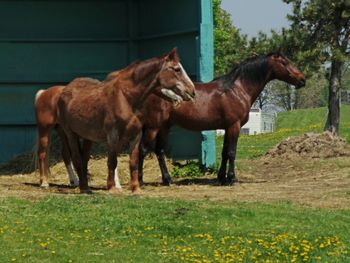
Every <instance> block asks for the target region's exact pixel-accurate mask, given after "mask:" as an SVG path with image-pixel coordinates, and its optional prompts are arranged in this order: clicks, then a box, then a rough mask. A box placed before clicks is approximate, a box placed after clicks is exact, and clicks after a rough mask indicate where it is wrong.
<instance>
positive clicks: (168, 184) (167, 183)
mask: <svg viewBox="0 0 350 263" xmlns="http://www.w3.org/2000/svg"><path fill="white" fill-rule="evenodd" d="M163 185H164V186H170V185H171V180H169V181H168V180H164V181H163Z"/></svg>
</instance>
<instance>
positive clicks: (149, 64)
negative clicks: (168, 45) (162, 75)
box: [130, 57, 164, 82]
mask: <svg viewBox="0 0 350 263" xmlns="http://www.w3.org/2000/svg"><path fill="white" fill-rule="evenodd" d="M163 62H164V60H163V59H161V58H159V57H157V58H151V59H147V60H145V61H141V62H136V63H134V64H132V65H130V66H133V68H134V71H133V74H132V78H133V80H134V81H135V82H140V81H143V80H145V79H150V80H151V79H153V77H154V76H152V73H153V72H154V71H157V72H158V71H159V70H160V69H161V67H162V65H163Z"/></svg>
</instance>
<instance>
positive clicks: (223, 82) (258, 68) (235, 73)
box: [213, 52, 282, 90]
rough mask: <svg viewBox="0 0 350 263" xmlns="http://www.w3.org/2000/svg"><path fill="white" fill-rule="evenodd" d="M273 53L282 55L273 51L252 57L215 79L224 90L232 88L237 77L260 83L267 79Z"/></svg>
mask: <svg viewBox="0 0 350 263" xmlns="http://www.w3.org/2000/svg"><path fill="white" fill-rule="evenodd" d="M272 55H279V56H281V55H282V54H280V53H279V52H273V53H269V54H267V55H262V56H254V57H250V58H248V59H246V60H244V61H242V62H241V63H239V64H235V65H234V66H233V68H232V70H231V71H230V72H229V73H227V74H225V75H223V76H220V77H217V78H215V79H214V80H213V81H217V82H219V83H220V85H219V86H220V87H221V88H222V89H224V90H228V89H232V88H233V87H234V82H235V81H236V80H237V79H242V80H245V81H249V82H251V83H260V82H261V81H264V80H265V79H266V74H267V72H268V64H267V59H268V57H270V56H272Z"/></svg>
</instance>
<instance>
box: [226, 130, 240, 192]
mask: <svg viewBox="0 0 350 263" xmlns="http://www.w3.org/2000/svg"><path fill="white" fill-rule="evenodd" d="M239 131H240V124H239V123H235V124H234V125H233V126H232V127H230V128H229V129H228V130H227V132H228V140H229V141H228V149H227V156H228V159H229V168H228V173H227V184H228V185H233V184H234V183H235V181H236V176H235V159H236V150H237V142H238V137H239Z"/></svg>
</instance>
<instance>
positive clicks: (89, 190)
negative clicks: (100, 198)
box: [80, 188, 92, 195]
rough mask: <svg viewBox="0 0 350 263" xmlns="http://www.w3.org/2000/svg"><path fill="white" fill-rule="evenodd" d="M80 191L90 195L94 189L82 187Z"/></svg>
mask: <svg viewBox="0 0 350 263" xmlns="http://www.w3.org/2000/svg"><path fill="white" fill-rule="evenodd" d="M80 193H81V194H88V195H90V194H92V191H91V189H90V188H86V189H80Z"/></svg>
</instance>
